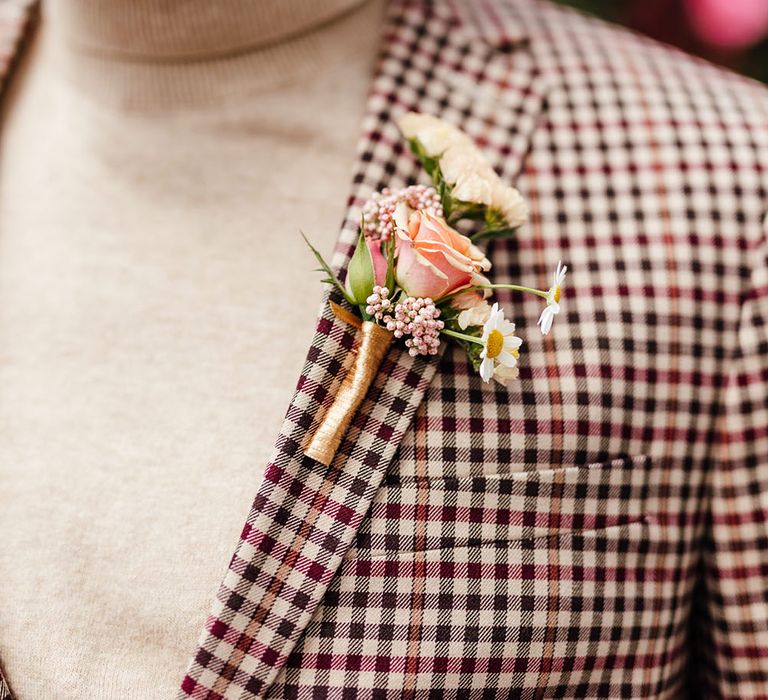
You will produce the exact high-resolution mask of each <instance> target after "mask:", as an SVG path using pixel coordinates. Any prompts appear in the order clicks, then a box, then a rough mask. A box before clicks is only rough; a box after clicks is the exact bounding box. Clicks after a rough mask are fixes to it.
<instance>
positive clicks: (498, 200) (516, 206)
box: [490, 179, 528, 228]
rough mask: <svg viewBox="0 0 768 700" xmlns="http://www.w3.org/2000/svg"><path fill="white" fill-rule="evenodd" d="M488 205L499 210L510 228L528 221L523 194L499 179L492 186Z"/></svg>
mask: <svg viewBox="0 0 768 700" xmlns="http://www.w3.org/2000/svg"><path fill="white" fill-rule="evenodd" d="M490 206H492V207H493V208H494V209H498V210H499V211H500V212H501V214H502V216H503V217H504V220H505V221H506V222H507V225H508V226H509V227H510V228H517V227H518V226H520V225H522V224H524V223H525V222H526V221H528V205H527V204H526V203H525V200H524V199H523V196H522V195H521V194H520V193H519V192H518V191H517V190H516V189H515V188H514V187H510V186H509V185H505V184H504V183H503V182H502V181H501V180H500V179H499V180H497V181H496V182H495V183H494V184H493V186H492V194H491V202H490Z"/></svg>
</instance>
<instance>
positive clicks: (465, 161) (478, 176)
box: [397, 112, 528, 228]
mask: <svg viewBox="0 0 768 700" xmlns="http://www.w3.org/2000/svg"><path fill="white" fill-rule="evenodd" d="M397 125H398V127H399V128H400V131H401V132H402V133H403V135H404V136H405V137H406V138H408V139H417V140H418V141H419V143H420V144H421V146H422V148H423V149H424V151H425V152H426V154H427V155H428V156H430V157H433V158H439V163H440V172H441V173H442V176H443V179H444V180H445V181H446V182H447V183H448V184H449V185H454V188H453V191H452V192H451V196H452V197H454V198H455V199H457V200H459V201H462V202H472V203H475V204H482V205H485V206H486V207H490V208H492V209H495V210H496V211H498V212H499V213H501V215H502V216H503V217H504V219H505V221H506V223H507V225H508V226H509V227H510V228H516V227H517V226H520V225H521V224H523V223H525V222H526V221H527V219H528V208H527V206H526V204H525V201H524V200H523V198H522V196H521V195H520V193H519V192H518V191H517V190H516V189H515V188H514V187H510V186H509V185H506V184H504V182H502V180H501V178H500V177H499V176H498V175H497V173H496V171H495V170H494V169H493V168H492V167H491V165H490V163H489V162H488V161H487V160H486V158H485V156H484V155H483V152H482V151H481V150H480V149H479V148H478V147H477V145H476V144H475V142H474V141H473V140H472V139H471V138H469V136H467V135H466V134H465V133H464V132H462V131H460V130H459V129H457V128H456V127H455V126H453V124H450V123H448V122H445V121H443V120H442V119H438V118H437V117H434V116H432V115H431V114H419V113H418V112H409V113H408V114H404V115H403V116H402V117H400V119H399V120H398V122H397Z"/></svg>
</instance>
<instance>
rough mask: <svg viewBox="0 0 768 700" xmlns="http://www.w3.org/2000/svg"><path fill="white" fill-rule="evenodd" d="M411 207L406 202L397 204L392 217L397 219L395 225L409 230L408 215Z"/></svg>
mask: <svg viewBox="0 0 768 700" xmlns="http://www.w3.org/2000/svg"><path fill="white" fill-rule="evenodd" d="M410 213H411V212H410V209H409V208H408V205H407V204H406V203H405V202H398V203H397V204H396V205H395V213H394V214H393V215H392V218H393V219H394V220H395V226H397V228H399V229H403V230H405V231H407V230H408V217H409V215H410Z"/></svg>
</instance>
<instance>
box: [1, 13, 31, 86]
mask: <svg viewBox="0 0 768 700" xmlns="http://www.w3.org/2000/svg"><path fill="white" fill-rule="evenodd" d="M36 10H37V3H36V2H34V1H33V0H3V1H2V2H0V97H4V96H5V90H6V88H7V87H8V82H9V80H10V78H11V74H12V72H13V68H14V67H15V66H16V63H17V62H18V60H19V57H20V56H21V49H22V47H23V43H24V41H25V39H26V38H27V37H28V36H29V34H30V33H31V29H32V25H33V20H34V17H35V13H36Z"/></svg>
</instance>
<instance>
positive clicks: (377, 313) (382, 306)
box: [365, 284, 392, 321]
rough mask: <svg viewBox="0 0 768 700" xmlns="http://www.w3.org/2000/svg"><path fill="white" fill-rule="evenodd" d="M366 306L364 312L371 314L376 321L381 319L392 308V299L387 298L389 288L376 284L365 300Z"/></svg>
mask: <svg viewBox="0 0 768 700" xmlns="http://www.w3.org/2000/svg"><path fill="white" fill-rule="evenodd" d="M365 301H366V304H368V306H366V307H365V312H366V313H367V314H370V315H371V316H373V317H374V318H375V319H376V320H377V321H381V320H382V319H383V318H384V314H386V313H387V312H388V311H389V310H390V309H391V308H392V300H391V299H390V298H389V289H387V288H386V287H381V286H379V285H378V284H377V285H376V286H375V287H374V288H373V293H372V294H371V296H369V297H368V298H367V299H366V300H365Z"/></svg>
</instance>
